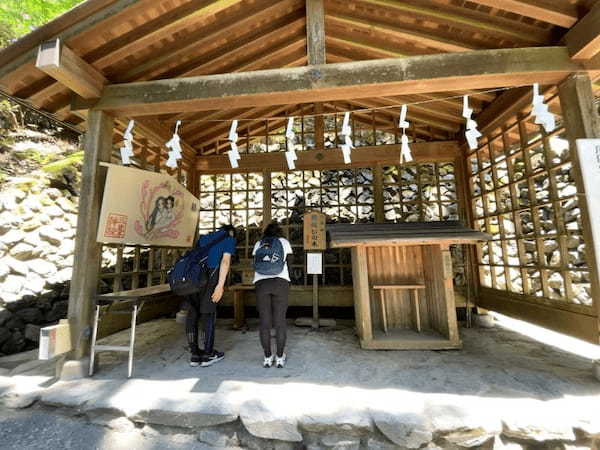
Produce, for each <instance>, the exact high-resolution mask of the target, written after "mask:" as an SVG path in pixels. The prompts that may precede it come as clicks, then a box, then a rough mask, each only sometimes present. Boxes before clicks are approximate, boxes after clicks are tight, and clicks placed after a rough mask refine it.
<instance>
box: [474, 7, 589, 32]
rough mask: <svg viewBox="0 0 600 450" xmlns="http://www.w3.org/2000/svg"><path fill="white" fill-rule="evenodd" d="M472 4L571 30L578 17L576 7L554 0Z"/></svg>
mask: <svg viewBox="0 0 600 450" xmlns="http://www.w3.org/2000/svg"><path fill="white" fill-rule="evenodd" d="M471 1H472V2H473V3H478V4H480V5H485V6H489V7H491V8H498V9H503V10H504V11H508V12H511V13H515V14H519V15H521V16H525V17H531V18H532V19H535V20H540V21H542V22H547V23H551V24H553V25H558V26H559V27H563V28H571V27H572V26H573V25H575V23H576V22H577V20H578V19H579V16H578V15H577V7H576V6H575V5H570V4H568V3H567V2H558V1H556V0H471Z"/></svg>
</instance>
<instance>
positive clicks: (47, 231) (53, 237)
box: [39, 225, 64, 245]
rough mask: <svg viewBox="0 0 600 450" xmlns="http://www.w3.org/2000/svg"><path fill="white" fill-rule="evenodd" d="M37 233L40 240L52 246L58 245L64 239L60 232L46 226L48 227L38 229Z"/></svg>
mask: <svg viewBox="0 0 600 450" xmlns="http://www.w3.org/2000/svg"><path fill="white" fill-rule="evenodd" d="M39 233H40V238H42V239H43V240H45V241H48V242H50V243H51V244H54V245H58V244H60V243H61V242H62V241H63V239H64V237H63V235H62V233H61V232H59V231H57V230H55V229H54V228H52V227H51V226H48V225H44V226H43V227H40V229H39Z"/></svg>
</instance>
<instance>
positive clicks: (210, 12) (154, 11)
mask: <svg viewBox="0 0 600 450" xmlns="http://www.w3.org/2000/svg"><path fill="white" fill-rule="evenodd" d="M324 8H325V9H324V23H325V42H326V53H325V60H326V61H325V62H326V63H336V62H351V61H358V60H372V59H381V58H389V57H394V58H403V57H407V56H418V55H433V54H438V53H450V52H463V51H473V50H489V49H499V48H521V47H531V46H553V45H557V44H564V41H563V37H565V36H567V38H566V41H567V45H568V44H569V42H573V44H572V45H573V49H572V51H573V52H574V53H576V54H577V55H579V56H581V55H584V56H586V57H587V56H590V55H592V53H593V52H595V51H596V49H597V41H598V36H597V35H594V34H593V33H590V32H589V30H588V29H587V28H586V23H587V22H591V21H593V20H594V19H595V17H596V16H595V15H594V16H592V15H591V14H592V13H594V14H597V11H591V12H590V15H589V16H588V17H587V19H586V18H585V17H586V14H588V9H589V8H590V3H589V2H588V1H587V0H554V1H550V0H502V1H497V2H496V1H491V0H473V1H464V2H456V1H453V0H402V1H400V0H394V1H392V0H324ZM529 11H533V12H535V13H533V12H531V13H530V12H529ZM569 33H570V34H569ZM56 37H59V38H60V39H61V41H62V42H63V43H64V44H65V45H67V46H68V48H69V49H70V50H72V52H73V54H74V56H75V57H77V58H81V60H83V61H85V62H86V63H88V64H90V65H91V67H93V68H94V69H95V70H97V71H98V73H99V74H100V75H101V76H102V77H103V78H104V79H105V80H106V82H107V84H115V83H123V82H138V81H152V80H158V79H165V78H182V77H188V76H202V75H211V74H221V73H235V72H250V71H256V70H265V69H280V68H289V67H301V66H304V65H307V64H308V59H307V51H306V47H307V36H306V8H305V0H277V1H273V0H170V1H166V0H87V1H86V2H84V3H82V4H80V5H79V6H77V7H76V8H74V9H72V10H71V11H68V12H67V13H65V14H63V15H62V16H60V17H58V18H57V19H55V20H53V21H52V22H50V23H48V24H46V25H44V26H42V27H40V28H39V29H37V30H35V31H33V32H32V33H30V34H29V35H27V36H25V37H23V38H21V39H19V40H18V41H17V42H15V43H14V44H13V45H11V46H9V47H8V48H6V49H4V50H2V51H0V88H1V89H2V90H3V91H4V92H6V93H8V94H10V95H12V96H15V97H18V98H20V99H23V100H25V101H28V102H29V103H31V104H32V105H33V106H35V107H36V108H39V109H42V110H44V111H46V112H49V113H53V114H54V115H55V116H56V117H57V118H59V119H61V120H64V121H66V122H68V123H71V124H74V125H77V126H78V127H80V128H81V129H83V130H84V129H85V127H86V121H85V115H84V114H82V112H81V111H74V110H73V109H72V108H71V103H72V97H73V92H72V91H71V90H70V89H67V88H66V87H65V86H64V85H63V84H61V83H59V82H57V81H56V80H55V79H54V78H52V77H51V76H49V75H47V74H46V73H44V72H42V71H40V70H39V69H38V68H36V66H35V57H36V55H37V49H38V47H39V45H40V44H42V43H43V42H46V41H48V40H51V39H54V38H56ZM582 49H583V50H582ZM465 88H469V86H465ZM470 94H471V95H472V105H474V106H475V108H476V112H477V111H480V110H482V109H484V108H485V107H486V106H487V105H489V104H490V103H491V102H492V101H493V100H494V99H495V98H496V95H495V94H493V93H483V94H477V91H476V90H475V91H473V90H471V92H470ZM453 95H457V92H456V91H454V92H433V93H432V92H428V93H420V94H415V95H408V96H404V97H403V96H392V97H376V96H375V97H372V98H366V99H365V98H363V99H360V100H358V99H354V98H347V99H344V101H333V102H328V103H327V105H326V106H325V107H326V108H328V110H331V109H333V110H338V109H339V110H343V109H344V108H345V107H346V108H347V107H348V106H350V107H352V108H356V107H369V105H372V106H373V107H375V106H377V105H379V106H384V105H390V104H393V102H394V101H398V102H399V103H401V102H403V101H407V102H412V101H415V100H414V98H415V97H419V98H425V97H429V98H436V97H437V98H438V99H439V98H445V97H449V96H453ZM309 111H310V108H309V107H308V106H307V105H302V104H298V103H290V104H282V105H277V106H276V107H275V106H272V107H264V106H263V107H260V106H257V107H245V108H236V109H229V110H213V111H203V112H197V113H193V112H190V113H177V114H169V113H167V114H165V113H161V111H157V113H156V114H155V115H154V116H148V117H146V118H144V120H147V123H148V124H151V125H152V126H158V127H160V129H161V130H162V132H153V133H150V129H151V128H152V126H147V127H146V129H147V130H148V131H147V132H146V131H143V127H140V129H138V130H137V131H138V132H140V131H141V133H142V137H140V138H139V139H138V140H139V141H140V142H141V141H144V140H145V142H146V145H147V147H148V149H147V151H148V152H149V153H148V154H149V155H153V154H157V153H159V149H160V147H161V146H162V144H163V142H161V140H162V139H163V138H164V135H165V133H167V134H168V130H169V129H171V128H172V126H173V124H174V121H175V120H176V119H178V118H179V119H182V120H184V127H183V128H182V136H183V138H184V141H185V142H186V144H189V146H190V148H191V149H192V150H191V151H195V152H196V153H198V154H200V153H202V152H207V154H209V153H211V152H219V151H220V149H221V148H222V147H223V145H222V144H221V143H220V141H223V140H224V138H225V136H226V134H227V130H228V126H227V125H224V123H223V122H208V121H201V120H202V119H210V118H213V119H217V118H219V119H223V120H224V119H233V118H237V117H239V116H240V115H243V116H244V117H246V118H257V120H256V121H254V122H247V123H245V124H244V127H245V129H247V130H250V132H253V131H256V130H260V129H261V127H262V128H264V127H265V124H264V120H262V121H261V120H260V119H261V118H264V117H265V116H268V115H269V114H271V115H273V116H281V115H282V114H291V113H295V114H298V113H300V112H305V113H308V112H309ZM453 112H454V113H453ZM409 114H410V119H411V121H412V124H413V125H414V127H415V130H416V131H415V132H416V133H419V132H421V133H424V132H423V131H418V130H429V131H428V133H429V136H430V137H431V138H435V139H448V138H452V137H453V134H454V133H456V132H457V131H458V130H459V129H460V127H461V123H460V104H459V100H452V99H451V100H445V101H444V102H440V103H431V104H424V105H422V106H420V107H415V108H414V110H411V111H410V113H409ZM453 114H454V115H453ZM397 115H398V112H397V111H395V110H385V111H383V112H381V113H380V112H377V113H376V114H375V116H376V119H375V120H377V121H379V122H380V125H381V126H384V127H385V126H388V125H389V127H390V130H392V131H393V129H394V127H395V125H394V124H395V123H396V122H397ZM369 116H370V114H357V118H356V120H358V121H363V122H364V123H365V124H367V123H369V122H372V120H373V119H372V118H369ZM371 116H372V115H371ZM126 125H127V120H122V119H121V120H119V121H118V122H117V132H118V133H122V132H123V129H124V127H125V126H126ZM281 126H283V121H273V123H271V124H269V125H268V127H269V129H272V130H276V129H277V127H281ZM138 151H139V150H138Z"/></svg>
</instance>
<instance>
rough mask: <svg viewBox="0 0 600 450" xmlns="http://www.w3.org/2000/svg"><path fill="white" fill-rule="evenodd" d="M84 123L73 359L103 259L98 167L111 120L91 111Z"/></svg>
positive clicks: (107, 150) (81, 346)
mask: <svg viewBox="0 0 600 450" xmlns="http://www.w3.org/2000/svg"><path fill="white" fill-rule="evenodd" d="M87 123H88V131H87V133H86V137H85V150H84V159H83V169H82V174H81V194H80V197H79V215H78V218H77V236H76V240H75V256H74V261H73V277H72V279H71V287H70V291H69V312H68V319H69V325H70V327H71V342H72V345H73V353H72V356H73V358H74V359H81V358H82V357H83V356H85V355H86V354H87V353H88V352H89V345H88V339H89V336H90V331H91V328H90V327H91V324H92V314H93V307H92V297H93V296H94V295H95V294H96V291H97V288H98V274H99V269H100V264H101V262H102V245H101V244H99V243H98V242H97V241H96V235H97V233H98V221H99V219H100V207H101V205H102V196H103V192H104V181H105V179H106V169H105V168H102V167H100V165H99V163H100V162H110V155H111V152H112V138H113V125H114V121H113V119H112V117H109V116H108V115H107V114H106V113H104V112H102V111H90V112H89V115H88V118H87Z"/></svg>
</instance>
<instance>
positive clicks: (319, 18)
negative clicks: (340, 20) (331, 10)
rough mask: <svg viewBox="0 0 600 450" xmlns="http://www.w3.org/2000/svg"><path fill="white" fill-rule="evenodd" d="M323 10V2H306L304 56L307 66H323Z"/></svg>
mask: <svg viewBox="0 0 600 450" xmlns="http://www.w3.org/2000/svg"><path fill="white" fill-rule="evenodd" d="M325 54H326V52H325V9H324V7H323V0H306V55H307V56H308V64H310V65H319V64H325Z"/></svg>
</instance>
